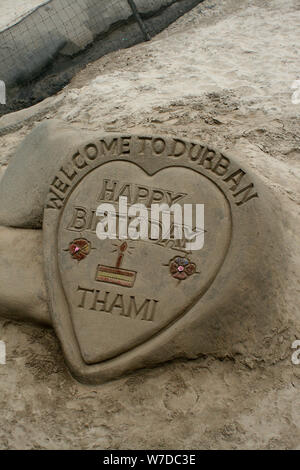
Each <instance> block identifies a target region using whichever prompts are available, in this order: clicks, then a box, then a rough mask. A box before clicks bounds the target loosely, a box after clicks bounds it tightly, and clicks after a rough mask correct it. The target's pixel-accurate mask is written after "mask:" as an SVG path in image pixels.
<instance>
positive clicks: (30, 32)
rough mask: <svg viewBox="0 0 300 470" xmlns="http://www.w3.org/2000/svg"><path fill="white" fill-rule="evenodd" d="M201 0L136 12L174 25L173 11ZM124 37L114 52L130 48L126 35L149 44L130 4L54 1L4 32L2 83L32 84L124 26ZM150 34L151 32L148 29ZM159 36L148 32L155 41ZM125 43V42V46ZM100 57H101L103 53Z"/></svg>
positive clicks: (161, 1)
mask: <svg viewBox="0 0 300 470" xmlns="http://www.w3.org/2000/svg"><path fill="white" fill-rule="evenodd" d="M200 1H201V0H150V1H146V0H136V2H135V3H136V7H137V11H138V12H139V13H140V14H141V15H142V16H143V17H144V18H145V19H146V18H149V17H152V16H153V15H158V17H159V16H161V15H160V14H161V13H164V15H163V19H162V20H160V21H162V22H163V24H162V25H161V26H162V28H160V29H163V27H166V26H168V25H169V24H170V23H171V22H172V21H173V16H174V11H173V12H172V14H171V15H166V14H165V10H166V9H168V8H171V9H172V8H173V10H174V5H175V4H177V6H176V8H177V9H179V14H177V15H176V17H178V16H180V15H181V14H183V13H185V12H186V11H188V10H189V9H190V8H192V7H194V6H195V5H196V4H198V3H200ZM128 23H129V24H132V28H131V29H130V28H129V29H128V28H127V29H126V37H124V38H122V37H121V38H120V39H119V41H117V43H116V44H115V45H114V49H120V48H122V47H124V45H123V42H124V44H125V46H126V44H127V40H128V37H127V36H128V35H130V36H131V35H132V39H133V40H136V42H140V41H141V40H143V39H145V37H144V35H143V34H142V35H141V31H140V28H137V19H136V16H135V15H134V14H133V11H132V9H131V7H130V4H129V3H128V1H127V0H110V1H107V0H50V1H48V2H46V3H43V4H41V5H40V6H38V7H37V8H35V9H33V10H31V11H29V13H28V14H27V16H25V17H22V18H21V19H20V20H19V21H18V22H16V23H15V24H13V25H12V26H10V27H8V28H6V29H4V30H2V31H1V32H0V63H1V70H0V79H1V80H4V81H5V82H6V84H7V86H12V85H14V84H15V83H18V82H23V81H26V80H30V79H31V78H33V77H34V76H36V75H38V74H39V73H40V72H41V70H43V69H44V68H45V67H46V66H47V65H48V64H50V63H51V62H52V60H53V58H54V57H55V56H57V55H58V54H61V55H63V56H73V55H74V54H77V53H79V52H80V51H82V50H84V49H85V48H86V47H87V46H88V45H90V44H91V43H93V41H94V40H95V39H96V38H99V37H101V38H103V37H107V40H109V35H110V33H111V32H112V31H113V30H115V29H118V28H120V27H122V25H124V24H128ZM150 29H152V28H150ZM153 34H155V31H154V30H153V31H151V30H150V31H149V35H150V36H152V35H153ZM123 40H124V41H123ZM99 55H101V54H99Z"/></svg>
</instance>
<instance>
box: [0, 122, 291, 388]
mask: <svg viewBox="0 0 300 470" xmlns="http://www.w3.org/2000/svg"><path fill="white" fill-rule="evenodd" d="M16 187H17V188H18V192H16V191H15V190H14V188H16ZM120 196H126V197H127V198H128V201H129V202H130V203H132V204H135V203H143V204H144V205H145V206H146V207H150V206H151V204H152V203H154V202H157V203H168V204H171V203H175V202H176V203H178V204H180V205H183V204H204V207H205V244H204V247H203V249H202V250H199V251H194V252H189V251H187V250H186V247H185V240H184V239H183V240H163V239H161V240H151V239H149V240H146V241H145V240H128V242H127V243H126V245H124V242H122V241H121V240H105V241H101V240H99V239H98V238H97V236H96V224H97V217H96V209H97V206H98V205H99V204H100V203H101V202H110V203H113V204H117V201H118V199H119V197H120ZM0 198H1V200H2V207H1V209H0V223H1V224H2V225H4V226H6V227H15V228H5V227H2V229H1V231H0V237H4V238H7V237H10V238H11V239H14V238H16V239H17V237H19V238H21V241H20V242H19V243H17V245H18V247H19V249H20V251H18V250H17V253H20V252H21V251H22V246H23V245H24V246H25V240H26V250H27V251H28V255H27V257H26V259H27V265H26V266H25V264H26V260H23V265H24V266H23V269H22V273H23V275H24V276H23V277H24V278H25V279H30V282H28V283H26V282H25V283H24V285H22V283H21V277H20V274H19V273H20V269H18V270H16V271H18V272H17V273H14V276H13V278H10V281H8V280H7V277H6V276H5V273H4V271H3V274H1V277H3V281H4V284H3V287H2V289H3V292H5V298H4V297H1V301H2V303H3V306H2V311H3V314H4V315H6V316H11V315H13V314H14V315H15V316H18V318H23V319H26V318H28V319H31V320H37V321H42V322H45V323H47V322H48V323H51V324H52V325H53V327H54V328H55V331H56V333H57V335H58V337H59V339H60V341H61V344H62V348H63V351H64V354H65V358H66V362H67V364H68V366H69V368H70V371H71V373H72V374H73V376H74V377H76V378H77V379H78V380H80V381H83V382H87V383H100V382H103V381H106V380H109V379H112V378H115V377H118V376H120V375H122V374H124V373H126V372H128V371H130V370H133V369H137V368H141V367H148V366H153V365H154V364H157V363H161V362H164V361H167V360H170V359H173V358H175V357H187V358H193V357H197V356H198V355H200V354H206V353H208V352H215V353H218V351H222V352H224V350H225V351H228V354H230V351H231V350H232V348H233V347H234V345H236V343H237V342H240V341H243V340H244V339H245V337H247V336H248V337H249V341H251V336H253V337H255V336H256V335H261V334H263V332H264V330H265V328H266V325H270V324H271V323H272V316H273V317H274V316H276V308H275V307H274V302H273V294H272V292H273V293H274V290H275V282H274V281H273V275H272V272H273V271H274V270H276V266H279V265H280V264H281V268H282V263H283V261H282V260H283V254H282V249H281V247H280V244H279V239H280V233H279V232H280V230H279V227H278V219H279V208H277V206H276V201H274V200H273V198H272V197H271V195H270V194H269V192H268V191H267V190H266V189H265V188H264V186H263V185H262V184H261V183H260V181H259V180H258V179H257V178H256V177H254V175H252V174H251V172H250V171H249V170H248V169H246V168H245V165H244V164H241V163H240V162H239V161H238V160H237V159H235V158H231V157H230V156H228V155H224V154H223V153H222V152H219V151H216V150H214V149H212V148H208V147H207V146H205V145H202V144H201V143H200V142H197V141H194V140H185V139H182V138H180V137H176V138H175V137H168V136H146V135H129V134H122V135H116V134H109V135H98V134H97V133H93V134H91V133H85V132H78V129H72V128H71V127H68V126H65V125H64V124H62V123H60V122H58V121H52V122H51V121H50V122H47V123H45V124H42V125H41V126H39V127H38V128H37V129H36V130H35V131H33V133H32V134H31V135H30V136H29V137H28V138H27V139H26V140H25V141H24V143H23V144H22V145H21V147H20V149H19V150H18V152H17V153H16V155H15V156H14V158H13V159H12V160H11V162H10V164H9V167H8V170H7V172H6V174H5V176H4V178H3V180H2V181H1V185H0ZM42 225H43V233H42V236H41V230H36V229H39V228H41V226H42ZM21 228H23V229H24V228H27V229H31V230H21ZM21 232H22V234H21ZM18 234H20V235H18ZM42 251H43V270H44V273H45V281H44V280H43V278H42V276H41V272H42V256H41V255H42ZM15 257H16V258H17V259H18V263H19V264H20V261H19V259H20V258H19V257H18V256H17V255H16V256H15ZM28 260H29V261H28ZM24 261H25V263H24ZM277 269H278V268H277ZM37 278H38V279H37ZM18 279H20V281H18ZM34 279H37V281H34ZM14 282H18V286H19V289H18V292H15V293H14V292H13V290H14V289H13V287H12V286H13V284H14ZM8 284H9V285H8ZM45 284H46V287H47V294H46V293H45ZM38 291H39V294H38V295H37V292H38ZM46 297H47V301H46ZM3 298H4V300H2V299H3ZM22 298H24V299H28V300H27V302H24V301H22ZM17 305H18V306H19V308H16V306H17ZM47 305H48V309H47ZM47 311H49V315H48V313H47ZM249 331H250V333H249Z"/></svg>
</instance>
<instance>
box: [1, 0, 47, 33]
mask: <svg viewBox="0 0 300 470" xmlns="http://www.w3.org/2000/svg"><path fill="white" fill-rule="evenodd" d="M48 1H49V0H1V2H0V31H2V30H3V29H6V28H8V27H9V26H12V25H13V24H15V23H17V22H18V21H20V20H21V18H23V17H24V16H26V15H28V13H30V12H31V11H32V10H34V9H35V8H37V7H38V6H39V5H43V4H44V3H47V2H48Z"/></svg>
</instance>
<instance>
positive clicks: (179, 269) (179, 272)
mask: <svg viewBox="0 0 300 470" xmlns="http://www.w3.org/2000/svg"><path fill="white" fill-rule="evenodd" d="M195 271H196V265H195V263H191V261H190V260H189V259H188V258H180V257H176V258H174V259H172V260H171V261H170V273H171V274H172V276H173V277H174V278H175V279H178V280H179V281H184V280H185V279H187V278H188V277H189V276H191V275H192V274H194V273H195Z"/></svg>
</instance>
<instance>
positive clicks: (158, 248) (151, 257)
mask: <svg viewBox="0 0 300 470" xmlns="http://www.w3.org/2000/svg"><path fill="white" fill-rule="evenodd" d="M120 195H122V196H126V197H127V198H128V204H130V203H136V202H140V203H144V204H145V206H146V207H148V206H149V207H150V204H151V203H153V202H155V200H157V199H161V201H160V202H161V203H163V202H166V203H167V202H169V203H170V202H171V200H172V199H173V201H176V202H178V203H179V204H180V205H183V204H196V203H198V204H204V207H205V243H204V247H203V248H202V249H201V250H198V251H191V252H187V251H186V250H185V242H184V241H181V240H178V241H176V242H175V241H174V240H173V241H170V240H169V241H163V240H158V241H156V240H148V241H143V240H128V241H127V242H124V241H122V240H110V239H108V240H102V241H101V240H100V239H99V238H98V237H97V235H96V226H97V222H98V221H99V218H97V215H96V209H97V207H98V205H99V204H100V203H102V202H110V203H114V204H115V205H116V207H117V202H118V200H119V196H120ZM230 233H231V215H230V208H229V204H228V202H227V200H226V198H225V197H224V195H223V193H222V192H221V191H220V190H219V189H218V188H217V186H216V185H215V184H214V183H213V182H211V181H210V180H209V179H208V178H205V177H204V176H202V175H200V174H199V173H197V172H196V171H193V170H191V169H188V168H182V167H179V168H175V167H169V168H165V169H162V170H160V171H159V172H157V173H156V174H155V175H153V176H149V175H148V174H147V173H146V172H145V171H144V170H143V169H141V168H140V167H139V166H137V165H135V164H133V163H130V162H124V161H117V162H109V163H106V164H103V165H101V166H99V167H97V168H95V169H93V170H92V171H90V172H89V173H87V174H86V176H84V178H83V179H81V181H80V183H79V184H77V186H75V188H74V190H73V191H72V192H71V194H70V195H69V197H68V199H67V202H66V203H65V204H64V207H63V209H62V211H61V215H60V220H59V224H58V232H57V239H56V243H57V245H56V257H57V259H56V260H55V262H56V263H57V266H58V273H59V276H60V280H61V287H62V291H63V294H64V295H65V298H66V299H67V305H68V315H69V318H70V320H71V323H72V326H73V329H74V333H75V336H76V339H77V342H78V345H79V349H80V353H81V356H82V359H83V361H84V363H85V364H97V363H101V362H103V361H107V360H109V359H112V358H115V357H117V356H119V355H120V354H122V353H125V352H127V351H129V350H131V349H132V348H134V347H136V346H137V345H140V344H141V343H144V342H146V341H147V340H149V339H150V338H151V337H153V336H154V335H158V334H159V333H160V331H161V330H163V329H165V328H167V327H168V326H169V325H170V324H171V323H173V322H175V321H176V320H177V319H178V318H179V317H180V316H182V315H184V314H185V313H186V312H187V311H188V310H189V308H190V307H191V306H193V305H194V304H195V303H196V302H197V301H198V300H199V298H201V296H202V295H203V294H204V293H205V292H206V291H207V289H208V288H209V287H210V285H211V284H212V282H213V280H214V278H215V276H216V275H217V273H218V271H219V269H220V267H221V265H222V263H223V261H224V259H225V257H226V253H227V249H228V246H229V242H230ZM76 250H77V251H76ZM53 261H54V260H53Z"/></svg>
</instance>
